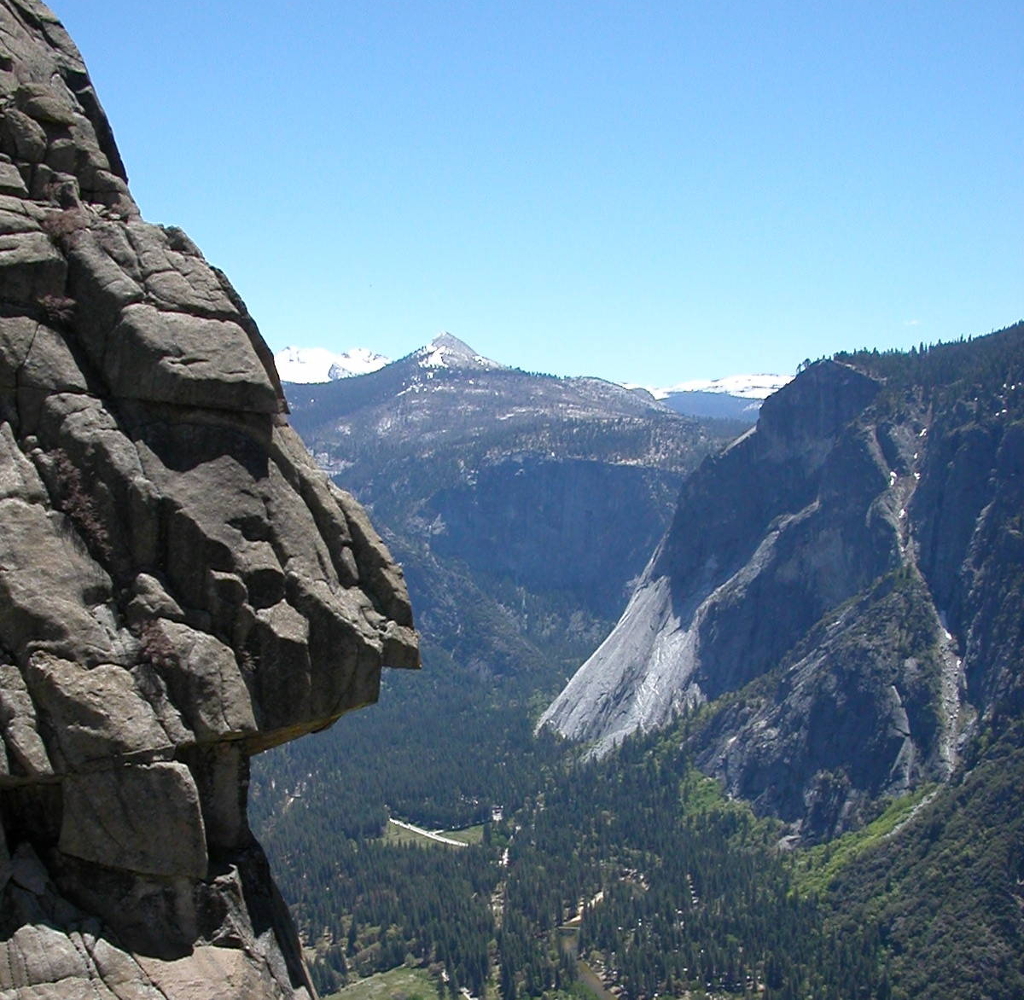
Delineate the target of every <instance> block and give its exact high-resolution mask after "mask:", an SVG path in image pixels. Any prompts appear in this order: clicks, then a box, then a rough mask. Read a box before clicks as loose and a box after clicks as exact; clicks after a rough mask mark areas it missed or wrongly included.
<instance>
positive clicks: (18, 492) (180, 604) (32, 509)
mask: <svg viewBox="0 0 1024 1000" xmlns="http://www.w3.org/2000/svg"><path fill="white" fill-rule="evenodd" d="M285 413H286V406H285V404H284V400H283V396H282V394H281V387H280V383H279V380H278V377H277V373H276V371H275V369H274V366H273V360H272V356H271V354H270V352H269V350H268V349H267V347H266V345H265V344H264V342H263V340H262V338H261V337H260V334H259V331H258V329H257V328H256V325H255V323H254V322H253V320H252V318H251V317H250V316H249V315H248V313H247V311H246V309H245V306H244V305H243V303H242V302H241V300H240V299H239V297H238V295H237V294H236V293H235V291H234V289H233V288H232V287H231V285H230V284H229V282H228V281H227V279H226V278H225V277H224V275H223V274H221V273H220V272H219V271H218V270H216V269H215V268H213V267H211V266H209V265H208V264H207V263H206V261H205V260H204V259H203V257H202V254H201V253H200V252H199V250H198V249H197V248H196V247H195V246H194V244H192V242H191V241H190V240H189V239H188V238H187V237H186V236H185V235H184V233H182V232H181V231H180V230H176V229H164V228H162V227H159V226H152V225H149V224H147V223H146V222H144V221H143V220H142V219H141V218H140V217H139V212H138V210H137V208H136V206H135V204H134V202H133V201H132V198H131V196H130V194H129V192H128V187H127V182H126V175H125V171H124V167H123V165H122V163H121V160H120V157H119V155H118V152H117V147H116V145H115V143H114V139H113V136H112V134H111V132H110V129H109V126H108V124H107V121H106V118H105V117H104V115H103V112H102V110H101V108H100V105H99V102H98V100H97V98H96V95H95V93H94V91H93V89H92V85H91V83H90V81H89V78H88V76H87V75H86V72H85V68H84V66H83V64H82V61H81V58H80V56H79V54H78V52H77V51H76V49H75V47H74V45H73V44H72V42H71V41H70V39H69V38H68V36H67V34H66V33H65V32H64V29H63V28H62V27H61V25H60V24H59V22H58V21H57V20H56V18H55V17H54V16H53V14H52V13H51V12H50V11H49V10H47V8H46V7H45V6H44V5H43V4H41V3H38V2H36V0H0V824H2V835H0V1000H15V998H17V1000H28V998H29V997H31V998H34V1000H41V998H43V997H46V998H51V997H52V998H70V997H79V996H82V997H85V996H89V997H94V996H95V997H118V998H121V1000H127V998H136V997H137V998H143V997H146V998H166V1000H169V998H179V997H180V998H192V997H197V998H198V997H204V998H208V997H221V996H223V997H225V998H227V997H231V998H236V997H253V998H262V997H275V998H276V997H293V996H296V995H299V996H305V995H307V994H312V993H313V990H312V987H311V985H310V983H309V981H308V977H307V976H306V974H305V971H304V967H303V963H302V959H301V954H300V952H299V948H298V943H297V940H296V938H295V935H294V932H293V930H292V927H291V923H290V920H289V917H288V912H287V909H286V908H285V906H284V904H283V902H282V901H281V899H280V897H279V896H278V895H277V893H276V891H275V890H274V888H273V883H272V882H271V880H270V876H269V872H268V870H267V865H266V862H265V859H264V857H263V855H262V852H261V851H260V849H259V846H258V844H256V842H255V841H254V840H253V837H252V835H251V833H250V832H249V828H248V823H247V821H246V812H245V810H246V789H247V782H248V758H249V757H250V756H251V755H252V754H254V753H257V752H259V751H261V750H264V749H266V748H268V747H271V746H274V745H276V744H278V743H281V742H283V741H285V740H289V739H293V738H295V737H297V736H299V735H302V734H303V733H307V732H310V731H313V730H317V729H322V728H324V727H325V726H328V725H330V724H331V723H332V722H334V721H335V720H336V719H337V718H338V717H339V716H340V715H342V714H343V713H345V712H347V711H350V710H351V709H354V708H358V707H360V706H362V705H366V704H369V703H371V702H373V701H374V700H375V699H376V697H377V692H378V685H379V678H380V670H381V667H382V666H383V665H390V666H397V667H413V666H416V665H418V653H417V640H416V635H415V632H414V631H413V627H412V616H411V610H410V607H409V601H408V595H407V593H406V589H405V585H404V581H403V579H402V574H401V570H400V569H399V568H398V567H397V566H396V565H395V564H394V563H393V561H392V560H391V557H390V555H389V554H388V552H387V550H386V549H385V548H384V546H383V544H382V543H381V541H380V539H379V537H378V536H377V535H376V533H375V532H374V530H373V528H372V527H371V525H370V523H369V521H368V519H367V518H366V516H365V514H364V513H363V511H362V510H361V509H360V507H359V506H358V504H357V503H356V502H355V501H354V500H353V499H352V497H351V496H349V495H348V494H346V493H344V492H342V491H341V490H338V489H337V488H336V487H335V486H333V484H331V483H329V482H328V481H327V480H326V478H325V477H324V476H323V475H322V474H321V473H320V472H319V471H318V470H317V469H316V467H315V466H314V464H313V462H312V460H311V459H310V458H309V456H308V455H307V453H306V451H305V449H304V448H303V446H302V445H301V443H300V442H299V440H298V438H297V436H296V435H295V434H294V432H293V431H292V430H291V429H290V427H289V426H288V424H287V421H286V419H285Z"/></svg>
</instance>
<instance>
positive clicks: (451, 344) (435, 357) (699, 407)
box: [274, 333, 791, 424]
mask: <svg viewBox="0 0 1024 1000" xmlns="http://www.w3.org/2000/svg"><path fill="white" fill-rule="evenodd" d="M406 359H413V360H415V362H416V363H417V364H418V365H419V367H421V368H425V369H431V368H463V369H465V368H488V369H494V370H497V369H502V368H507V367H508V366H507V365H503V364H499V363H498V362H497V361H492V360H491V359H490V358H485V357H484V356H483V355H480V354H477V353H476V351H474V350H473V348H471V347H470V346H469V345H468V344H466V343H465V342H463V341H461V340H459V339H458V338H457V337H455V336H453V335H452V334H450V333H441V334H439V335H438V336H437V337H435V338H434V339H433V340H432V341H431V342H430V343H429V344H427V345H425V346H424V347H421V348H419V349H418V350H416V351H413V352H411V353H410V354H408V355H406V356H405V358H402V359H400V360H406ZM274 360H275V362H276V364H277V369H278V372H279V374H280V376H281V380H282V381H283V382H291V383H295V384H307V385H308V384H315V383H326V382H333V381H337V380H339V379H345V378H351V377H353V376H356V375H366V374H369V373H370V372H374V371H378V370H379V369H381V368H384V367H386V366H387V365H390V364H391V363H392V362H391V361H390V360H389V359H387V358H385V357H384V356H383V355H381V354H377V353H375V352H374V351H371V350H370V349H368V348H365V347H354V348H351V349H350V350H348V351H346V352H344V353H342V354H336V353H333V352H332V351H329V350H326V349H325V348H321V347H286V348H284V350H281V351H278V352H277V354H275V355H274ZM584 377H585V376H584ZM790 378H791V376H788V375H772V374H753V375H728V376H725V377H723V378H717V379H691V380H689V381H685V382H679V383H677V384H675V385H672V386H668V387H666V388H651V387H648V386H641V385H639V384H636V383H629V382H620V383H617V384H618V385H621V386H622V388H624V389H626V390H629V391H632V392H637V393H639V394H640V395H641V396H644V395H645V394H647V395H650V397H651V398H652V399H654V400H656V401H659V402H662V403H664V405H665V406H667V407H668V408H669V409H671V410H674V411H675V412H676V413H681V414H683V415H684V416H691V417H707V418H713V419H723V420H739V421H742V422H744V423H748V424H750V423H753V422H754V421H755V420H756V419H757V412H758V410H759V409H760V407H761V403H762V401H763V400H764V399H765V398H766V397H767V396H769V395H771V394H772V393H773V392H776V391H777V390H778V389H781V388H782V386H784V385H785V384H786V383H787V382H788V381H789V380H790ZM594 381H597V382H603V381H604V380H602V379H595V380H594Z"/></svg>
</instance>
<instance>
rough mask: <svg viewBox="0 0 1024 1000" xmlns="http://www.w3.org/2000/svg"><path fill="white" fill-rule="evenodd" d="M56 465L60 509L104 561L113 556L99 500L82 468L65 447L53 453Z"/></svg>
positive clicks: (54, 464)
mask: <svg viewBox="0 0 1024 1000" xmlns="http://www.w3.org/2000/svg"><path fill="white" fill-rule="evenodd" d="M53 469H54V472H55V473H56V474H57V483H58V487H59V491H60V497H59V506H60V509H61V510H62V511H63V512H64V513H65V514H67V516H68V517H69V518H71V520H72V522H73V523H74V525H75V527H76V528H78V530H79V531H80V532H81V533H82V536H83V537H84V538H85V541H86V544H87V545H88V546H89V548H91V549H92V550H93V551H94V553H96V554H97V555H99V556H100V557H101V558H102V559H103V560H104V561H106V560H109V559H110V555H111V550H110V534H109V533H108V531H107V527H106V525H105V524H104V523H103V520H102V518H101V517H100V515H99V512H98V511H97V510H96V501H95V500H94V499H93V497H92V494H91V493H90V492H89V489H88V487H87V486H86V485H85V480H84V479H83V477H82V470H81V469H79V468H78V466H77V465H75V463H74V462H72V461H71V459H70V458H69V457H68V454H67V452H66V451H64V450H63V449H58V450H57V451H56V452H54V455H53Z"/></svg>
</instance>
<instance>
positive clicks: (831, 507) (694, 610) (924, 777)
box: [542, 324, 1024, 841]
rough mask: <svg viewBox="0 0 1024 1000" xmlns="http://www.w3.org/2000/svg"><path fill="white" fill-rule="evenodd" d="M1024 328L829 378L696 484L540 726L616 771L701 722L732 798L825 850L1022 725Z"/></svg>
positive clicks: (874, 355)
mask: <svg viewBox="0 0 1024 1000" xmlns="http://www.w3.org/2000/svg"><path fill="white" fill-rule="evenodd" d="M1022 463H1024V325H1022V324H1017V325H1016V326H1014V327H1010V328H1008V329H1006V330H1004V331H1001V332H999V333H994V334H991V335H990V336H987V337H982V338H977V339H974V340H973V341H963V342H960V343H951V344H945V345H936V346H934V347H932V348H929V349H924V350H922V351H916V350H915V351H913V352H908V353H900V352H890V353H888V354H881V355H879V354H878V352H857V353H855V354H851V355H841V356H838V357H837V359H836V360H833V361H822V362H818V363H817V364H814V365H812V366H810V367H809V368H807V369H806V370H805V371H804V372H803V373H801V374H800V375H798V376H797V378H795V379H794V380H793V381H792V382H790V383H789V384H788V385H787V386H785V387H784V388H783V389H781V390H779V391H778V392H777V393H776V394H775V395H773V396H771V397H769V398H768V399H767V400H766V401H765V403H764V406H763V407H762V409H761V413H760V418H759V420H758V424H757V427H756V428H755V429H752V430H751V431H750V432H748V433H747V434H746V435H744V436H743V437H741V438H740V439H738V440H737V441H736V442H734V443H733V444H732V445H731V446H730V447H729V448H728V449H727V450H726V451H724V452H723V453H722V454H720V455H718V456H716V457H714V458H711V459H708V460H706V461H705V463H704V464H703V465H702V466H701V467H700V468H699V469H698V470H697V471H696V472H695V473H694V474H693V475H691V476H690V477H689V479H687V481H686V482H685V483H684V485H683V489H682V491H681V494H680V498H679V502H678V506H677V510H676V514H675V518H674V521H673V524H672V526H671V528H670V529H669V531H668V532H667V534H666V536H665V537H664V539H663V540H662V542H661V544H660V546H659V548H658V550H657V551H656V553H655V554H654V556H653V557H652V559H651V561H650V563H649V564H648V567H647V569H646V571H645V573H644V575H643V577H642V578H641V580H640V583H639V585H638V587H637V588H636V590H635V592H634V594H633V596H632V598H631V600H630V603H629V605H628V607H627V608H626V610H625V612H624V614H623V615H622V618H621V619H620V621H619V623H618V624H617V625H616V627H615V629H614V630H613V631H612V632H611V634H610V635H609V636H608V638H607V639H606V640H605V642H604V644H603V645H602V646H601V647H600V648H599V649H598V650H597V651H595V652H594V654H593V655H592V656H591V657H590V658H589V659H588V660H587V662H586V663H584V664H583V665H582V666H581V667H580V668H579V670H578V671H577V673H576V674H575V676H574V677H573V678H572V679H571V680H570V682H569V684H568V685H567V686H566V687H565V689H564V690H563V691H562V693H561V694H560V695H559V696H558V697H557V698H556V699H555V701H554V702H553V703H552V705H551V706H550V707H549V708H548V709H547V711H546V713H545V714H544V716H543V719H542V724H546V725H550V726H551V727H552V728H554V729H555V730H557V731H558V732H559V733H561V734H562V735H564V736H567V737H569V738H572V739H576V740H581V741H589V742H591V743H592V744H593V746H594V747H595V749H596V751H597V752H603V751H605V750H607V749H608V748H610V747H611V746H613V745H614V744H615V743H617V742H619V741H621V740H622V739H623V738H624V737H625V736H627V735H628V734H629V733H631V732H634V731H636V730H638V729H640V730H647V729H654V728H657V727H660V726H665V725H669V724H671V723H672V721H673V719H674V718H675V717H677V716H678V717H680V722H679V724H680V726H681V727H682V731H683V732H684V734H685V743H686V745H687V747H688V749H689V751H690V752H692V753H693V755H694V759H695V760H696V762H697V764H698V765H699V766H700V767H701V768H702V769H703V770H704V771H705V772H706V773H708V774H710V775H712V776H714V777H716V778H718V779H719V780H720V781H721V782H722V784H723V786H724V788H725V790H726V791H727V793H728V794H729V795H730V796H735V797H740V798H744V799H746V800H748V801H750V802H752V803H753V805H754V806H755V808H757V809H758V810H759V811H761V812H764V813H768V814H772V815H775V816H777V817H779V818H781V819H782V820H784V821H785V822H787V823H788V824H790V825H791V829H792V831H793V832H794V834H795V835H797V836H800V837H802V838H804V839H808V840H812V841H813V840H818V839H824V838H828V837H832V836H835V835H836V834H838V833H840V832H842V831H844V830H847V829H850V828H852V827H856V826H858V825H859V824H860V823H862V822H864V820H865V818H866V817H869V816H871V815H872V814H873V811H877V803H878V802H879V800H881V799H884V798H886V797H888V796H899V795H902V794H904V793H906V792H908V791H910V790H912V789H914V788H917V787H919V786H921V785H922V784H927V783H931V782H945V781H948V780H951V779H952V778H954V776H955V774H956V773H958V772H957V768H958V766H960V764H961V761H962V758H963V750H964V747H965V746H966V745H968V743H969V741H970V739H971V738H972V736H973V735H974V734H976V733H978V732H981V731H987V732H989V737H988V738H990V739H993V740H994V739H995V738H997V737H998V735H999V734H1000V733H1001V732H1002V731H1003V730H1004V729H1005V728H1006V727H1007V726H1008V725H1010V722H1008V721H1007V720H1013V719H1015V718H1018V717H1019V714H1020V709H1021V705H1022V704H1024V685H1022V679H1021V673H1020V669H1019V650H1020V646H1021V635H1022V626H1021V615H1020V608H1021V597H1022V588H1021V580H1022V577H1021V567H1022V565H1024V548H1022V535H1021V524H1020V511H1021V509H1022V492H1021V490H1022V478H1021V469H1022V467H1024V466H1022Z"/></svg>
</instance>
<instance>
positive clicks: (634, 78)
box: [52, 0, 1024, 385]
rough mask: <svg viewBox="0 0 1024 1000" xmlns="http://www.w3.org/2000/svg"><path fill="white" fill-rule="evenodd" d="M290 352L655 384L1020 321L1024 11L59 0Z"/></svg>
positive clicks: (923, 6)
mask: <svg viewBox="0 0 1024 1000" xmlns="http://www.w3.org/2000/svg"><path fill="white" fill-rule="evenodd" d="M52 6H53V9H54V10H55V12H56V13H57V14H58V16H60V17H61V18H62V19H63V21H64V23H65V25H66V26H67V28H68V30H69V31H70V32H71V34H72V37H73V38H74V39H75V41H76V42H77V43H78V45H79V47H80V48H81V50H82V52H83V54H84V56H85V59H86V62H87V65H88V66H89V70H90V72H91V74H92V77H93V80H94V82H95V84H96V87H97V90H98V91H99V94H100V99H101V101H102V102H103V104H104V107H105V109H106V111H107V114H108V116H109V117H110V119H111V122H112V125H113V127H114V132H115V135H116V136H117V140H118V143H119V145H120V148H121V152H122V155H123V157H124V160H125V163H126V165H127V168H128V173H129V178H130V182H131V186H132V191H133V193H134V195H135V198H136V200H137V201H138V202H139V205H140V207H141V209H142V211H143V214H144V215H145V217H146V218H147V219H150V220H151V221H154V222H161V223H165V224H175V225H180V226H181V227H182V228H184V229H185V230H186V231H187V232H188V233H189V234H190V235H191V236H192V238H193V239H194V240H195V241H196V242H197V243H198V244H199V246H200V247H201V248H202V249H203V252H204V253H205V255H206V257H207V258H208V259H209V260H210V261H211V262H212V263H214V264H216V265H218V266H219V267H221V268H223V269H224V270H225V271H226V272H227V273H228V275H229V276H230V278H231V279H232V281H233V282H234V284H235V286H236V287H237V289H238V290H239V292H240V293H241V295H242V296H243V298H245V300H246V301H247V303H248V304H249V307H250V310H251V311H252V313H253V315H254V316H255V318H256V320H257V322H258V323H259V324H260V327H261V329H262V331H263V334H264V336H265V338H266V339H267V341H268V342H269V343H270V345H271V347H272V348H274V349H275V350H279V349H280V348H282V347H284V346H286V345H289V344H294V345H299V346H314V345H315V346H323V347H329V348H333V349H337V350H341V349H344V348H346V347H351V346H357V345H359V346H366V347H371V348H374V349H376V350H378V351H380V352H381V353H384V354H387V355H389V356H391V357H398V356H400V355H402V354H405V353H407V352H408V351H410V350H413V349H414V348H416V347H418V346H419V345H421V344H423V343H425V342H426V341H428V340H429V339H430V338H431V337H433V336H434V335H435V334H436V333H437V332H439V331H441V330H449V331H450V332H452V333H454V334H455V335H456V336H459V337H461V338H462V339H464V340H466V341H467V342H468V343H470V344H472V345H473V346H474V347H475V348H476V349H477V350H478V351H480V352H481V353H483V354H486V355H489V356H490V357H493V358H495V359H496V360H499V361H502V362H505V363H508V364H513V365H516V366H518V367H522V368H525V369H527V370H534V371H545V372H552V373H555V374H592V375H599V376H602V377H605V378H613V379H617V380H631V381H635V382H639V383H642V384H647V385H664V384H668V383H672V382H678V381H681V380H683V379H689V378H705V377H708V378H709V377H716V376H720V375H725V374H730V373H734V372H742V371H781V372H791V371H793V370H794V369H795V367H796V365H797V364H798V363H799V362H800V361H802V360H803V359H804V358H805V357H811V358H816V357H819V356H821V355H825V354H830V353H832V352H833V351H836V350H840V349H844V348H854V347H860V346H865V345H867V346H878V347H890V346H894V347H902V346H909V345H911V344H916V343H918V342H919V341H925V342H932V341H936V340H942V339H951V338H955V337H959V336H961V335H963V334H980V333H987V332H989V331H990V330H992V329H995V328H999V327H1002V326H1005V325H1007V324H1009V323H1012V322H1014V321H1016V320H1017V319H1019V318H1020V317H1021V316H1022V315H1024V250H1022V247H1024V239H1022V233H1024V225H1022V224H1024V176H1022V174H1024V171H1022V164H1024V115H1022V113H1021V94H1022V92H1024V69H1022V66H1024V62H1022V56H1021V51H1022V47H1024V44H1022V43H1024V5H1022V4H1020V3H1019V2H1017V0H1013V2H1009V0H1007V2H994V0H993V2H985V0H980V2H974V3H966V2H963V3H951V2H943V0H929V2H901V0H890V2H870V3H868V2H857V0H847V2H841V3H832V4H826V3H822V2H814V3H811V2H800V0H790V2H786V3H777V2H771V0H766V2H754V0H750V2H729V0H723V2H710V0H708V2H703V0H674V2H661V0H650V2H643V0H636V2H627V0H619V2H614V3H613V2H604V0H592V2H583V0H574V2H568V0H517V2H510V0H472V2H464V0H431V2H427V0H404V2H395V0H333V2H330V0H303V2H301V3H298V2H291V3H288V2H284V0H276V2H273V3H271V2H265V0H245V2H241V0H217V2H208V0H175V2H170V0H158V2H154V0H145V2H141V3H140V2H139V0H131V2H129V0H102V2H98V0H52Z"/></svg>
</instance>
